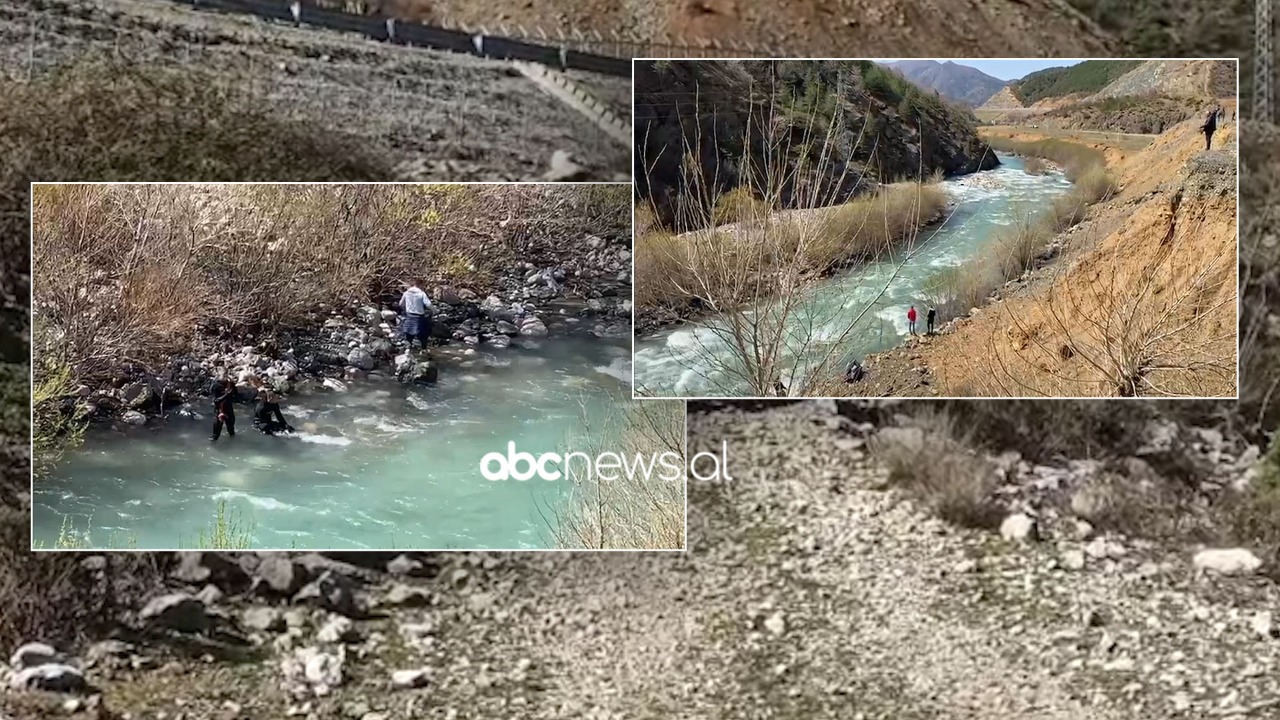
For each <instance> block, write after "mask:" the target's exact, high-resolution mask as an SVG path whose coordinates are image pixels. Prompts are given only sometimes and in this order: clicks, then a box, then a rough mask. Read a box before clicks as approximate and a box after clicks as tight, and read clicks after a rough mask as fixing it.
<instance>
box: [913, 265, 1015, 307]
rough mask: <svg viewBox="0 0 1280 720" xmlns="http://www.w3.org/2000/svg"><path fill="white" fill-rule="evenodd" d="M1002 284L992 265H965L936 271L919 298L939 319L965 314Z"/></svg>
mask: <svg viewBox="0 0 1280 720" xmlns="http://www.w3.org/2000/svg"><path fill="white" fill-rule="evenodd" d="M1003 284H1004V279H1003V278H1002V277H1001V275H1000V272H999V268H998V267H997V266H996V264H995V263H992V262H985V263H984V262H968V263H965V264H963V265H960V266H958V267H953V268H947V269H946V270H942V271H939V272H938V273H936V274H935V275H933V276H932V277H930V278H929V280H928V281H927V282H926V283H925V286H924V288H923V295H924V298H925V300H926V301H927V303H928V304H929V305H932V306H933V307H934V308H936V309H937V310H938V315H939V316H940V317H943V318H957V317H963V316H965V315H968V314H969V311H970V310H971V309H973V308H975V307H981V306H982V305H984V304H985V303H986V302H987V298H989V297H990V296H991V293H992V292H994V291H995V290H996V288H998V287H1000V286H1001V285H1003Z"/></svg>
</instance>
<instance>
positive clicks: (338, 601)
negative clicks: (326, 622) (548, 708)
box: [293, 570, 359, 617]
mask: <svg viewBox="0 0 1280 720" xmlns="http://www.w3.org/2000/svg"><path fill="white" fill-rule="evenodd" d="M293 600H294V602H297V603H307V604H311V605H316V606H318V607H322V608H324V609H326V610H328V611H330V612H335V613H338V614H339V615H345V616H347V617H353V616H355V615H358V614H359V608H358V607H357V606H356V598H355V592H354V591H353V589H352V587H351V581H350V580H348V579H347V578H345V577H343V576H342V575H339V574H337V573H335V572H334V571H332V570H326V571H324V573H323V574H321V575H320V577H318V578H316V579H315V580H313V581H311V582H310V583H308V584H307V585H305V586H303V588H302V589H301V590H299V591H298V593H297V594H296V595H294V596H293Z"/></svg>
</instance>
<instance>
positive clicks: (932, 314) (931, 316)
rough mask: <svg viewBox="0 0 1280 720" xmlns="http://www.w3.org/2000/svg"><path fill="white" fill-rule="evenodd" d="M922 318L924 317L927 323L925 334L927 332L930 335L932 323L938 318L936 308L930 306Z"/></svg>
mask: <svg viewBox="0 0 1280 720" xmlns="http://www.w3.org/2000/svg"><path fill="white" fill-rule="evenodd" d="M924 319H925V322H926V323H927V325H926V327H927V330H926V334H928V335H932V334H933V324H934V323H935V322H937V320H938V309H937V308H935V307H930V308H929V313H928V314H927V315H925V317H924Z"/></svg>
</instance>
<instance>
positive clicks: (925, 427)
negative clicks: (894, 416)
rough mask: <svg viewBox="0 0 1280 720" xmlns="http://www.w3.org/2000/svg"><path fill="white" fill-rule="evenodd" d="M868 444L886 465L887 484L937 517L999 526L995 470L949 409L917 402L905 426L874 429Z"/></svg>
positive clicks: (966, 524)
mask: <svg viewBox="0 0 1280 720" xmlns="http://www.w3.org/2000/svg"><path fill="white" fill-rule="evenodd" d="M966 424H968V423H967V422H966ZM870 449H871V453H872V455H873V456H874V457H875V458H876V460H877V461H879V462H880V463H881V464H883V465H884V466H885V467H886V468H887V469H888V470H889V480H890V482H891V483H893V484H894V485H897V486H898V487H901V488H903V489H904V490H906V491H907V492H908V493H910V494H911V495H913V496H914V497H916V498H917V499H918V500H919V501H920V502H921V503H923V504H924V505H925V506H926V507H928V508H929V509H930V510H931V511H932V512H933V513H934V514H936V515H938V516H939V517H941V518H942V519H944V520H946V521H948V522H951V523H954V524H956V525H960V526H962V527H974V528H984V529H991V528H995V527H998V526H999V524H1000V521H1001V520H1002V519H1003V517H1004V508H1003V507H1002V506H1001V505H1000V503H999V502H998V501H997V500H996V498H995V490H996V488H997V486H998V484H999V482H998V479H997V477H996V474H995V469H994V468H993V467H992V466H991V464H990V463H989V462H987V460H986V458H985V457H983V456H981V455H979V454H978V453H977V452H976V451H975V448H974V446H973V444H972V441H971V439H970V437H969V435H968V434H967V433H962V432H961V431H960V429H959V424H958V422H957V421H956V418H955V417H954V416H952V415H950V414H949V413H947V412H945V411H938V412H934V411H931V410H929V409H927V408H924V407H919V408H917V410H916V412H915V413H913V415H912V418H911V423H910V427H909V428H897V429H895V430H892V431H890V432H881V433H879V434H877V435H876V436H875V437H874V438H872V442H871V445H870Z"/></svg>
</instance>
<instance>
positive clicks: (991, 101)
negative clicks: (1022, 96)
mask: <svg viewBox="0 0 1280 720" xmlns="http://www.w3.org/2000/svg"><path fill="white" fill-rule="evenodd" d="M1022 108H1023V104H1022V101H1021V100H1019V99H1018V95H1017V93H1015V92H1014V91H1013V85H1005V86H1004V87H1002V88H1000V90H999V91H997V92H996V94H994V95H992V96H991V97H989V98H987V100H986V102H984V103H982V105H980V106H979V107H978V110H1020V109H1022Z"/></svg>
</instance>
